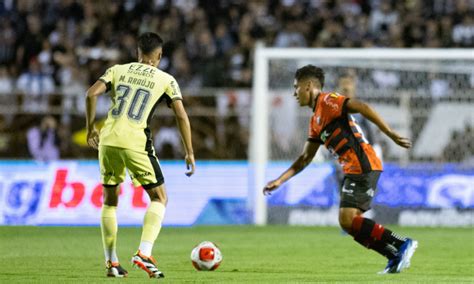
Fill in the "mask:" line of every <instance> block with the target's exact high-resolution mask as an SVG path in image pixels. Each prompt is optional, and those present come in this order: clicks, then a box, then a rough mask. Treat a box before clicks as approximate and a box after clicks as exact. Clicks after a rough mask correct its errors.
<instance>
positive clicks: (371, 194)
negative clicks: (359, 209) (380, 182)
mask: <svg viewBox="0 0 474 284" xmlns="http://www.w3.org/2000/svg"><path fill="white" fill-rule="evenodd" d="M366 193H367V195H368V196H370V197H374V194H375V191H374V190H373V189H372V188H369V190H367V192H366Z"/></svg>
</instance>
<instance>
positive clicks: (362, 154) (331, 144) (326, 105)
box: [308, 92, 382, 174]
mask: <svg viewBox="0 0 474 284" xmlns="http://www.w3.org/2000/svg"><path fill="white" fill-rule="evenodd" d="M348 100H349V98H347V97H344V96H342V95H339V94H337V93H322V92H321V93H319V95H318V96H317V97H316V104H315V107H314V114H313V116H312V117H311V121H310V125H309V138H308V141H312V142H317V143H320V144H324V146H326V148H327V149H328V150H329V152H331V153H332V154H333V155H335V156H336V157H337V159H338V161H339V163H340V164H341V166H342V170H343V171H344V173H345V174H363V173H368V172H371V171H381V170H382V163H381V162H380V159H379V158H378V157H377V155H376V154H375V151H374V149H373V148H372V146H371V145H370V144H369V142H368V141H367V139H366V138H365V137H364V133H362V129H361V128H360V127H359V125H358V124H357V122H356V121H355V119H354V118H353V117H352V115H350V114H349V113H348V111H347V108H346V103H347V101H348Z"/></svg>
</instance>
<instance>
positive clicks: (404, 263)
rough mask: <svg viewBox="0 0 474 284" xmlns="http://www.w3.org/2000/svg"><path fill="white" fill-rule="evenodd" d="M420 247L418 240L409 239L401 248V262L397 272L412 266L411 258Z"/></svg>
mask: <svg viewBox="0 0 474 284" xmlns="http://www.w3.org/2000/svg"><path fill="white" fill-rule="evenodd" d="M417 247H418V241H415V240H412V239H407V240H406V241H405V242H404V243H403V245H402V246H401V247H400V250H399V252H398V253H399V257H400V262H399V263H398V265H397V273H398V272H401V271H402V270H403V269H405V268H408V267H410V259H411V257H412V256H413V254H414V253H415V250H416V248H417Z"/></svg>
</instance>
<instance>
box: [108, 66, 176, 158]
mask: <svg viewBox="0 0 474 284" xmlns="http://www.w3.org/2000/svg"><path fill="white" fill-rule="evenodd" d="M99 80H100V81H102V82H104V84H105V85H106V86H107V91H110V96H111V99H112V106H111V108H110V110H109V112H108V114H107V119H106V120H105V123H104V126H103V127H102V129H101V131H100V139H99V144H100V145H107V146H114V147H119V148H126V149H131V150H136V151H143V150H145V151H147V152H150V151H152V145H153V143H152V139H151V131H150V129H149V127H148V125H149V123H150V120H151V118H152V116H153V112H154V111H155V108H156V106H157V105H158V104H159V103H160V102H161V101H163V100H165V101H166V102H167V103H168V106H169V105H170V104H171V102H172V101H174V100H181V99H182V95H181V91H180V89H179V86H178V83H177V82H176V80H175V79H174V77H173V76H171V75H170V74H168V73H166V72H164V71H161V70H159V69H158V68H156V67H153V66H150V65H147V64H142V63H137V62H132V63H128V64H123V65H114V66H112V67H110V68H109V69H107V71H106V72H105V74H104V75H103V76H102V77H100V78H99Z"/></svg>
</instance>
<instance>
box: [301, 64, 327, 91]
mask: <svg viewBox="0 0 474 284" xmlns="http://www.w3.org/2000/svg"><path fill="white" fill-rule="evenodd" d="M308 78H312V79H317V80H318V81H319V83H320V84H321V89H322V88H323V87H324V71H323V69H321V68H319V67H316V66H314V65H311V64H308V65H306V66H303V67H301V68H299V69H298V70H296V73H295V79H296V80H298V81H300V80H305V79H308Z"/></svg>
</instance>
